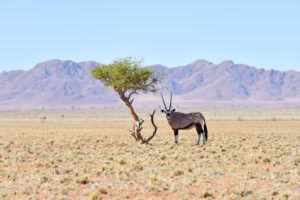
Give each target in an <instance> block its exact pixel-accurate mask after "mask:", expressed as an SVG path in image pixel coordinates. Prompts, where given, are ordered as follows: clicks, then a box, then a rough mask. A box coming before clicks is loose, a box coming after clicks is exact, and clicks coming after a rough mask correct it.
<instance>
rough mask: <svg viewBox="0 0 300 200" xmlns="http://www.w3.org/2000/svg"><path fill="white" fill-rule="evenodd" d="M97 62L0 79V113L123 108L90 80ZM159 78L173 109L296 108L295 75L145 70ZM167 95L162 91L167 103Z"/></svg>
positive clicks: (212, 68)
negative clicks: (4, 111)
mask: <svg viewBox="0 0 300 200" xmlns="http://www.w3.org/2000/svg"><path fill="white" fill-rule="evenodd" d="M96 65H101V63H96V62H92V61H90V62H80V63H76V62H73V61H70V60H67V61H61V60H50V61H46V62H42V63H39V64H37V65H36V66H35V67H34V68H32V69H31V70H29V71H22V70H18V71H9V72H5V71H4V72H2V73H1V74H0V109H43V108H45V109H51V108H56V109H72V108H104V107H108V108H109V107H123V105H122V104H121V103H120V101H119V98H118V96H117V94H115V93H114V92H112V91H111V90H109V89H106V88H104V87H103V85H102V84H101V82H100V81H97V80H94V79H93V78H92V77H91V75H90V69H91V68H94V67H95V66H96ZM149 67H152V68H155V69H156V72H157V73H164V74H165V86H167V88H168V91H173V94H174V102H173V105H174V106H175V107H191V108H192V107H197V108H199V107H228V106H232V107H236V106H250V107H251V106H300V72H296V71H276V70H264V69H257V68H255V67H250V66H247V65H244V64H234V63H233V62H232V61H230V60H225V61H223V62H222V63H220V64H217V65H216V64H213V63H211V62H208V61H206V60H197V61H195V62H193V63H191V64H189V65H186V66H179V67H174V68H168V67H165V66H162V65H153V66H149ZM168 91H167V90H164V93H165V98H166V100H167V101H168V99H169V95H168ZM134 103H135V106H137V107H149V108H150V107H158V106H161V99H160V96H159V95H152V94H151V95H139V96H137V97H135V102H134Z"/></svg>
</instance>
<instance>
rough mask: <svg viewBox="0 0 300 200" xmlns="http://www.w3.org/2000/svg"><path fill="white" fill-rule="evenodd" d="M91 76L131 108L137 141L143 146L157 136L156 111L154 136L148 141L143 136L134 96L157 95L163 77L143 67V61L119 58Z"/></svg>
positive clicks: (98, 68) (132, 132)
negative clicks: (141, 94)
mask: <svg viewBox="0 0 300 200" xmlns="http://www.w3.org/2000/svg"><path fill="white" fill-rule="evenodd" d="M91 74H92V75H93V77H94V78H95V79H98V80H101V81H102V83H103V84H104V86H105V87H108V88H111V89H112V90H114V91H116V92H117V93H118V94H119V96H120V99H121V101H122V102H123V103H124V104H125V105H126V106H127V107H128V108H129V110H130V113H131V115H132V117H133V119H134V121H135V123H134V125H133V130H132V131H131V135H132V136H133V137H134V138H135V139H136V141H139V140H141V142H142V143H143V144H147V143H148V142H149V141H150V140H151V139H152V138H153V137H154V136H155V134H156V130H157V127H156V125H155V123H154V119H153V117H154V114H155V110H154V111H153V113H152V114H150V117H151V122H152V125H153V127H154V131H153V134H152V136H151V137H149V138H147V139H146V138H144V137H143V136H142V134H141V131H142V129H143V128H142V124H143V122H144V120H143V119H140V118H139V116H138V115H137V114H136V112H135V111H134V108H133V106H132V103H133V101H134V99H133V98H132V95H134V94H138V93H141V92H142V93H148V92H151V93H155V92H156V91H157V89H158V88H157V85H158V84H159V83H161V81H162V76H161V75H156V74H155V70H154V69H151V68H144V67H142V61H141V60H136V59H133V58H132V57H127V58H119V59H116V60H114V61H113V63H112V64H108V65H105V64H104V65H101V66H96V67H95V68H94V69H92V70H91Z"/></svg>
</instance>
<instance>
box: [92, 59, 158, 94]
mask: <svg viewBox="0 0 300 200" xmlns="http://www.w3.org/2000/svg"><path fill="white" fill-rule="evenodd" d="M91 74H92V75H93V77H94V78H95V79H99V80H101V81H102V82H103V84H104V86H105V87H110V88H112V89H113V90H115V91H116V92H118V93H119V94H122V95H124V94H125V93H126V92H129V93H138V92H143V93H147V92H156V91H157V87H156V86H157V84H158V83H160V82H161V80H162V76H161V75H155V70H154V69H151V68H144V67H142V61H141V60H136V59H133V58H131V57H127V58H119V59H116V60H114V62H113V63H112V64H108V65H101V66H96V67H95V68H94V69H92V70H91Z"/></svg>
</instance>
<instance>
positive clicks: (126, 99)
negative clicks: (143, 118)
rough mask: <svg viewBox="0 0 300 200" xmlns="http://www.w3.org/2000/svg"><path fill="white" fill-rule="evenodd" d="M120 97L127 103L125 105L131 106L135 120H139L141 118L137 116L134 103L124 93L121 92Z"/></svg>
mask: <svg viewBox="0 0 300 200" xmlns="http://www.w3.org/2000/svg"><path fill="white" fill-rule="evenodd" d="M120 98H121V100H122V101H123V102H124V103H125V105H126V106H127V107H128V108H129V110H130V113H131V116H132V117H133V119H134V121H136V122H139V121H140V119H139V117H138V116H137V114H136V113H135V111H134V109H133V107H132V103H131V102H130V101H129V99H128V98H127V97H125V95H124V94H120Z"/></svg>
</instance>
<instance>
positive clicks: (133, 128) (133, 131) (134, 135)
mask: <svg viewBox="0 0 300 200" xmlns="http://www.w3.org/2000/svg"><path fill="white" fill-rule="evenodd" d="M129 131H130V132H131V133H130V135H132V137H134V139H135V140H136V141H139V139H138V138H137V137H136V134H135V123H133V127H132V130H129Z"/></svg>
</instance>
